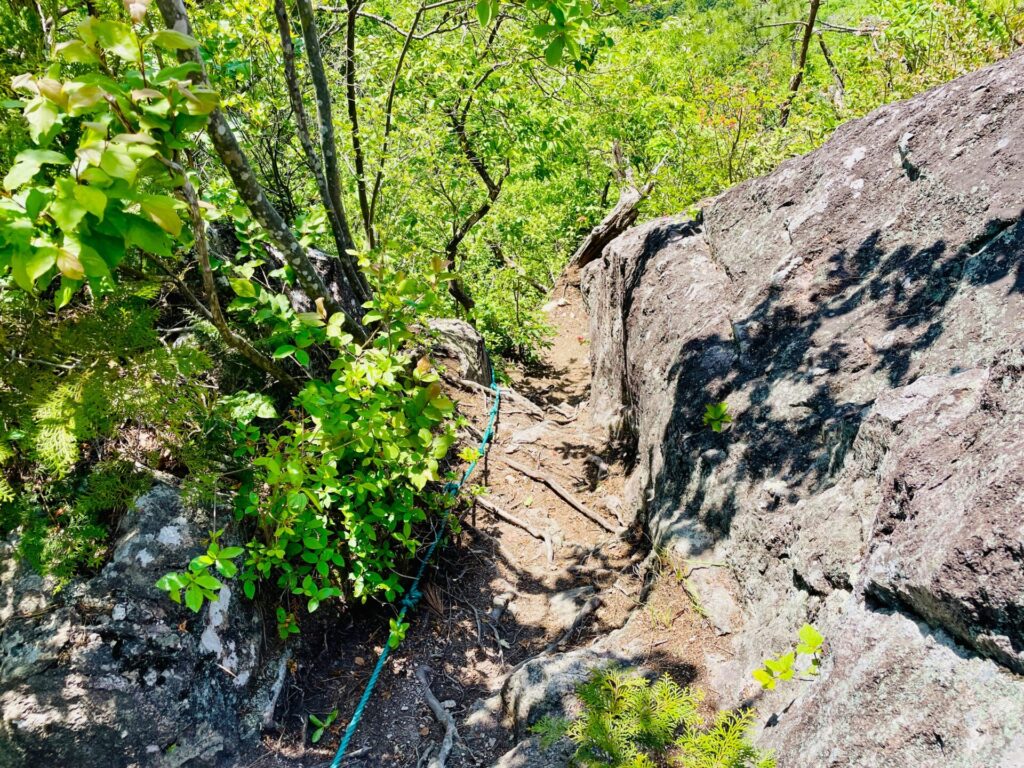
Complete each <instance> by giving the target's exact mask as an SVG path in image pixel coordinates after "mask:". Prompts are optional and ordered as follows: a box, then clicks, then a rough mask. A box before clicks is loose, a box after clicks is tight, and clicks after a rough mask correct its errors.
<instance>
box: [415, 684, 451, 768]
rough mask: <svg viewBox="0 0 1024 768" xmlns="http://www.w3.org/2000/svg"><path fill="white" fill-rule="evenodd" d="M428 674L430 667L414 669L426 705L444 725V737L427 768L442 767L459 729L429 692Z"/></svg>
mask: <svg viewBox="0 0 1024 768" xmlns="http://www.w3.org/2000/svg"><path fill="white" fill-rule="evenodd" d="M429 674H430V667H426V666H423V667H417V669H416V679H417V680H419V681H420V686H422V688H423V699H424V701H426V702H427V706H428V707H430V711H431V712H433V713H434V717H436V718H437V722H439V723H441V724H442V725H443V726H444V739H443V740H442V741H441V749H440V751H439V752H438V753H437V755H436V756H435V757H432V758H430V762H429V763H428V764H427V768H444V767H445V763H446V762H447V760H448V755H449V754H450V753H451V751H452V747H453V746H454V745H455V739H457V738H458V737H459V731H458V729H457V728H456V727H455V718H453V717H452V716H451V714H450V713H449V712H448V710H447V709H445V708H444V707H442V706H441V702H439V701H438V700H437V698H436V697H435V696H434V694H433V692H431V690H430V680H429V679H428V678H427V675H429Z"/></svg>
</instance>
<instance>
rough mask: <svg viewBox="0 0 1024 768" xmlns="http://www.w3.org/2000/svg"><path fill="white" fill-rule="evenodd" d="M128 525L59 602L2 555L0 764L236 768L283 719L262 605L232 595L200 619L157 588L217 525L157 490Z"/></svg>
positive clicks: (49, 588) (5, 767)
mask: <svg viewBox="0 0 1024 768" xmlns="http://www.w3.org/2000/svg"><path fill="white" fill-rule="evenodd" d="M123 527H124V528H125V529H126V532H125V533H124V535H123V536H121V538H120V540H119V541H118V542H117V546H116V549H115V552H114V555H113V558H112V560H111V562H110V563H109V564H108V565H107V566H106V567H105V568H104V569H103V571H102V572H101V573H100V574H99V575H98V576H96V577H95V578H92V579H89V580H88V581H81V582H74V583H72V584H70V585H69V586H67V587H65V588H64V589H63V590H62V591H60V592H59V593H57V594H54V592H53V585H52V584H49V583H48V582H47V581H45V580H44V579H42V578H41V577H39V576H36V575H32V574H29V573H26V572H23V571H22V570H21V569H20V568H19V567H18V566H17V565H16V564H15V562H14V560H13V556H12V553H11V552H10V551H6V552H4V551H2V550H0V563H2V565H3V567H4V568H5V569H6V570H5V571H4V572H3V573H0V715H2V722H0V767H2V768H23V767H24V766H31V765H39V766H43V765H53V766H57V765H60V766H112V767H116V766H126V767H127V766H159V767H160V768H171V767H172V766H189V767H190V768H192V767H195V768H198V767H199V766H216V765H232V764H235V763H234V761H233V759H232V758H233V757H234V756H236V755H237V753H238V750H239V749H240V747H241V746H243V745H244V744H245V743H246V742H247V741H248V740H251V739H253V738H254V737H255V736H256V735H257V734H258V732H259V728H260V725H261V723H262V721H263V719H264V717H265V716H266V713H267V712H268V711H269V712H270V713H271V715H272V710H273V700H274V698H275V696H276V692H275V687H274V683H275V682H277V681H276V679H275V677H276V672H277V669H276V667H277V665H276V664H268V659H267V658H266V654H263V653H261V648H260V645H261V643H262V637H263V629H262V627H261V626H260V623H259V620H258V618H257V613H256V611H255V610H254V609H253V606H252V604H251V603H249V602H248V601H243V600H239V599H238V598H237V597H236V596H234V595H232V594H231V593H230V592H229V591H228V590H227V589H224V590H222V592H221V598H220V600H218V601H217V602H216V603H214V604H213V605H210V606H208V607H206V608H204V609H203V610H202V611H201V612H200V613H199V614H193V613H191V612H190V611H187V610H186V609H184V608H182V607H181V606H178V605H175V604H174V603H172V602H171V601H170V600H169V599H168V598H167V597H166V595H165V594H164V593H163V592H160V591H159V590H157V589H156V588H155V587H154V583H155V582H156V580H157V579H158V578H159V577H160V576H162V575H163V574H164V573H167V572H168V571H171V570H177V569H180V568H182V567H183V566H184V565H185V564H187V563H188V561H189V560H190V559H191V558H192V557H193V556H194V555H195V554H196V553H197V552H198V551H199V549H200V544H201V541H202V539H203V538H204V537H205V536H206V533H207V531H208V530H209V528H210V527H212V521H210V520H207V519H206V518H205V516H204V515H201V514H200V513H197V512H195V511H193V510H188V509H186V508H184V507H183V506H182V504H181V501H180V499H179V497H178V495H177V493H176V492H174V491H172V490H170V489H168V488H165V487H157V488H155V489H154V490H153V491H151V492H150V493H148V494H146V495H145V496H143V497H142V498H141V499H139V501H138V502H137V504H136V507H135V509H134V510H133V511H132V513H130V515H129V516H128V519H127V520H125V522H124V524H123ZM263 670H266V673H265V674H264V673H262V671H263ZM278 685H279V684H278Z"/></svg>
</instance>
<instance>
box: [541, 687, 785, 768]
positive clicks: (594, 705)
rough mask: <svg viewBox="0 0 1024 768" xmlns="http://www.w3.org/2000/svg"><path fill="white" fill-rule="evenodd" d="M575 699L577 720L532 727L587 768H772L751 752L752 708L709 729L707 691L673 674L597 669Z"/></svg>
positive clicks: (545, 742) (765, 758) (723, 717)
mask: <svg viewBox="0 0 1024 768" xmlns="http://www.w3.org/2000/svg"><path fill="white" fill-rule="evenodd" d="M576 694H577V696H578V697H579V700H580V703H581V705H582V706H581V710H580V713H579V714H578V715H577V716H576V717H575V718H573V719H572V720H564V719H558V718H546V719H543V720H541V721H540V722H539V723H537V725H535V726H534V727H533V729H532V730H533V732H534V733H536V734H539V735H540V737H541V744H542V746H544V747H549V746H550V745H551V744H553V743H554V742H555V741H557V740H558V739H559V738H562V737H563V736H568V738H569V739H570V740H571V741H572V742H573V743H574V744H576V752H575V755H574V760H575V763H576V764H577V765H579V766H581V767H582V768H655V767H656V766H659V765H670V766H678V768H772V767H773V766H774V765H775V761H774V759H773V758H772V757H771V756H770V755H769V754H767V753H764V752H761V751H759V750H757V749H756V748H755V747H753V746H752V745H751V744H750V742H749V740H748V736H749V732H750V729H751V727H752V725H753V718H754V714H753V711H752V710H749V709H748V710H741V711H738V712H720V713H719V714H718V715H717V716H716V717H715V720H714V722H713V723H712V724H710V725H708V724H706V723H705V721H704V717H703V716H702V715H701V714H700V712H699V707H700V704H701V701H702V700H703V698H704V694H703V692H701V691H700V690H699V689H696V688H683V687H681V686H679V685H678V684H677V683H676V682H675V681H673V680H672V678H671V677H669V676H668V675H662V676H661V677H660V678H658V679H657V680H653V681H652V680H649V679H647V678H646V677H644V676H643V675H641V674H639V673H638V672H636V671H635V670H628V669H622V668H619V667H610V668H607V669H603V670H598V671H595V672H594V673H593V674H592V675H591V676H590V678H589V679H588V680H587V681H586V682H585V683H583V684H582V685H580V686H579V687H578V688H577V690H576Z"/></svg>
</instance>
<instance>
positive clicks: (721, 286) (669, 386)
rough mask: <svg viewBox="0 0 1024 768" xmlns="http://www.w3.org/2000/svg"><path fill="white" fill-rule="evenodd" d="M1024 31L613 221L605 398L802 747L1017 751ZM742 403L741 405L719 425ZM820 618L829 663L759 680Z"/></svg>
mask: <svg viewBox="0 0 1024 768" xmlns="http://www.w3.org/2000/svg"><path fill="white" fill-rule="evenodd" d="M1022 137H1024V56H1021V55H1018V56H1014V57H1012V58H1010V59H1008V60H1006V61H1004V62H1001V63H999V64H996V65H994V66H991V67H989V68H987V69H984V70H981V71H978V72H975V73H973V74H970V75H968V76H966V77H963V78H961V79H959V80H957V81H955V82H952V83H949V84H947V85H945V86H942V87H940V88H936V89H934V90H932V91H929V92H927V93H925V94H923V95H921V96H918V97H916V98H914V99H911V100H909V101H907V102H903V103H899V104H893V105H890V106H886V107H883V108H882V109H879V110H877V111H876V112H874V113H872V114H870V115H869V116H867V117H866V118H864V119H862V120H857V121H854V122H851V123H849V124H847V125H845V126H843V127H842V128H841V129H839V130H838V131H837V132H836V134H835V135H834V137H833V138H832V139H831V140H830V141H829V142H828V143H827V144H826V145H825V146H824V147H823V148H822V149H820V150H818V151H816V152H813V153H811V154H809V155H807V156H804V157H800V158H796V159H794V160H791V161H788V162H786V163H784V164H783V165H782V166H781V167H780V168H779V170H778V171H776V172H775V173H773V174H771V175H769V176H767V177H764V178H761V179H757V180H754V181H751V182H748V183H745V184H742V185H739V186H738V187H735V188H733V189H731V190H729V191H727V192H725V193H724V194H722V195H720V196H719V197H717V198H715V199H713V200H710V201H707V202H706V203H705V204H704V205H703V206H702V212H701V215H700V216H699V217H697V218H696V219H687V218H685V217H677V218H669V219H662V220H658V221H654V222H651V223H649V224H646V225H644V226H641V227H638V228H636V229H634V230H631V231H630V232H628V233H626V234H625V235H623V236H622V237H620V238H619V239H618V240H616V241H615V242H613V243H612V244H611V245H610V246H608V248H607V249H606V250H605V251H604V254H603V256H602V258H601V259H600V260H599V261H596V262H594V263H593V264H591V265H590V266H588V267H587V268H586V269H585V270H584V271H583V273H582V278H581V279H582V286H583V289H584V292H585V296H586V298H587V302H588V306H589V308H590V311H591V346H592V364H593V370H594V384H593V395H592V407H593V408H594V409H595V416H596V417H597V418H599V419H601V420H602V421H603V422H604V423H606V424H607V425H608V426H609V428H611V429H612V430H617V431H620V432H623V433H624V434H626V435H627V436H629V437H631V438H632V439H633V441H634V443H635V446H636V455H637V468H636V471H635V472H634V473H633V475H632V477H631V478H630V481H629V484H628V494H627V495H628V498H629V500H630V501H631V502H632V506H633V508H634V509H636V510H638V511H639V513H640V514H641V516H642V517H641V519H642V522H643V523H644V524H645V526H646V527H647V529H648V531H649V533H650V535H651V537H652V539H653V540H654V542H655V545H656V546H661V545H665V546H669V547H672V548H674V549H675V550H677V551H678V552H680V553H682V554H683V555H684V556H686V557H688V558H693V559H705V560H708V561H713V562H726V563H727V564H728V568H727V569H722V568H707V569H701V570H699V571H696V572H695V578H694V583H695V586H696V587H697V589H698V591H701V593H702V597H703V595H704V594H707V595H710V596H712V598H713V599H707V600H704V601H703V602H704V603H705V607H707V608H708V610H709V611H710V612H711V619H712V621H713V623H714V624H715V626H717V627H719V629H720V631H721V632H723V633H726V634H728V637H730V638H731V640H732V643H733V648H732V651H733V653H732V655H731V656H729V655H726V654H722V655H721V657H712V656H709V657H708V658H707V663H708V668H709V672H710V674H711V675H712V678H713V683H714V686H713V687H714V688H715V690H716V691H717V692H718V693H719V694H720V695H721V698H720V701H719V703H720V704H721V705H723V706H732V705H736V704H740V703H744V702H747V703H755V704H757V706H758V707H759V710H760V712H761V714H762V723H763V724H764V725H766V726H770V727H766V728H765V731H764V733H763V735H762V739H763V742H764V743H765V744H766V745H767V746H774V747H777V748H778V749H779V755H780V765H781V766H783V767H784V768H785V767H786V766H806V765H814V766H904V765H907V766H909V765H913V766H918V767H920V766H944V767H945V766H964V767H965V768H966V767H967V766H975V767H981V766H986V767H987V766H992V767H994V766H1014V765H1024V678H1022V677H1021V676H1020V675H1021V674H1024V525H1022V522H1021V521H1022V520H1024V223H1022V219H1021V216H1022V207H1024V140H1022ZM723 400H724V401H726V402H727V403H728V405H729V411H730V413H731V414H732V416H733V419H734V421H733V423H732V424H731V425H730V426H729V427H727V428H726V429H725V430H724V431H723V432H722V433H720V434H719V433H715V432H713V431H712V430H711V429H709V428H708V427H706V426H705V425H704V424H703V420H702V417H703V413H704V409H705V407H706V406H707V405H708V404H710V403H718V402H720V401H723ZM805 621H810V622H812V623H814V624H815V625H816V626H818V627H819V629H821V631H822V632H823V633H824V634H825V636H826V637H827V639H828V644H827V650H826V661H825V664H824V666H823V671H822V674H821V675H820V677H819V678H818V679H817V680H816V681H815V682H812V683H800V684H794V685H790V686H781V687H780V689H779V690H777V691H775V692H772V693H768V694H764V693H762V692H761V691H760V689H759V686H758V685H757V684H756V683H754V682H753V680H752V679H751V677H750V671H751V670H752V669H754V668H756V667H757V666H759V665H760V662H761V660H762V659H763V658H765V657H768V656H772V655H776V654H778V653H780V652H782V651H784V650H787V649H788V648H789V647H791V646H792V644H793V640H794V638H795V634H796V631H797V629H798V628H799V627H800V625H801V624H802V623H804V622H805Z"/></svg>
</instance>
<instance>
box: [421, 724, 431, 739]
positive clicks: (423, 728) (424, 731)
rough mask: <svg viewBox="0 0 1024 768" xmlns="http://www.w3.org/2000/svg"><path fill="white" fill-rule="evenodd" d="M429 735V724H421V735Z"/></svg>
mask: <svg viewBox="0 0 1024 768" xmlns="http://www.w3.org/2000/svg"><path fill="white" fill-rule="evenodd" d="M429 735H430V729H429V728H427V726H425V725H421V726H420V736H429Z"/></svg>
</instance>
